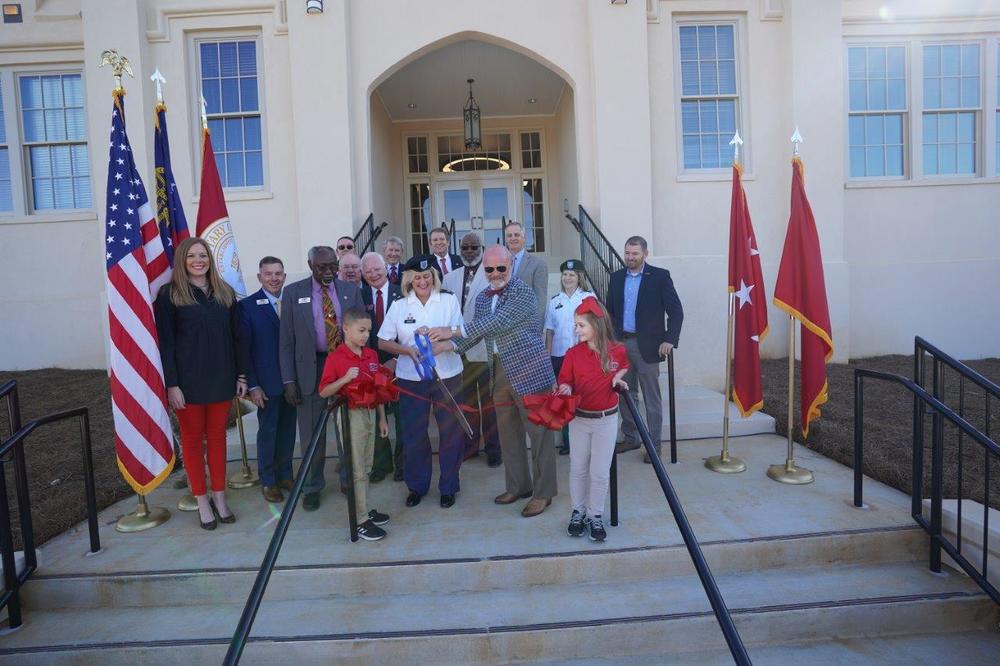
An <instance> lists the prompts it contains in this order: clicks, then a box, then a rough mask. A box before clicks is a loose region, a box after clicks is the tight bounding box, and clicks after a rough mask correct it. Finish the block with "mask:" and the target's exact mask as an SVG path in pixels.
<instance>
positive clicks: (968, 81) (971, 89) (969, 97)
mask: <svg viewBox="0 0 1000 666" xmlns="http://www.w3.org/2000/svg"><path fill="white" fill-rule="evenodd" d="M961 86H962V104H961V105H962V106H963V107H966V108H973V107H977V106H979V78H978V77H971V76H963V77H962V83H961Z"/></svg>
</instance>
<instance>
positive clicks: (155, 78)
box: [149, 67, 167, 104]
mask: <svg viewBox="0 0 1000 666" xmlns="http://www.w3.org/2000/svg"><path fill="white" fill-rule="evenodd" d="M149 80H150V81H152V82H153V83H155V84H156V101H157V102H159V103H160V104H163V87H162V86H163V84H164V83H166V82H167V80H166V79H165V78H163V74H160V68H159V67H157V68H156V71H155V72H153V75H152V76H150V77H149Z"/></svg>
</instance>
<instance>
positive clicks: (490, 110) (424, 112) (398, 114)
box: [369, 38, 578, 265]
mask: <svg viewBox="0 0 1000 666" xmlns="http://www.w3.org/2000/svg"><path fill="white" fill-rule="evenodd" d="M470 78H472V79H474V80H475V83H474V84H473V93H474V95H475V98H476V101H477V102H478V104H479V106H480V109H481V112H482V144H483V145H482V148H481V149H479V150H476V151H471V150H466V148H465V145H464V135H463V126H462V108H463V105H464V104H465V102H466V100H467V99H468V96H469V86H468V84H467V82H466V80H467V79H470ZM369 113H370V117H369V128H370V141H369V146H370V155H369V165H370V177H371V196H372V209H373V212H374V214H375V217H376V219H377V220H380V221H381V220H387V221H389V222H390V227H389V230H390V231H391V232H392V233H393V234H394V235H398V236H400V237H401V238H403V240H404V241H405V243H406V246H407V251H408V252H419V251H421V250H423V249H425V247H426V234H427V232H428V231H429V230H430V229H431V228H433V227H436V226H440V225H441V224H442V223H445V224H450V222H451V220H453V219H454V220H455V228H456V235H458V236H460V235H461V234H463V233H466V232H468V231H476V232H477V233H478V234H479V235H480V236H481V237H482V238H483V240H484V241H485V242H486V243H495V242H497V241H499V239H500V233H501V232H500V228H501V226H502V224H503V221H510V220H516V221H518V222H521V223H522V224H523V225H524V226H525V230H526V235H527V237H528V244H529V249H530V250H531V251H533V252H535V253H537V254H540V255H542V256H545V257H549V258H551V261H552V262H553V263H554V264H555V265H558V261H559V260H560V258H561V257H565V256H570V255H574V254H576V251H574V248H576V247H578V239H577V238H576V237H574V236H573V232H572V230H571V228H570V226H569V225H568V224H567V223H566V222H565V220H564V219H563V208H564V205H569V206H571V207H574V208H575V206H576V203H577V199H578V196H577V142H576V124H575V122H576V121H575V117H576V109H575V96H574V91H573V86H572V84H571V82H569V81H568V80H567V79H566V78H565V77H564V76H562V75H561V74H559V73H557V72H556V71H554V70H553V69H552V68H550V67H547V66H546V65H544V64H542V63H540V62H539V61H538V60H536V59H533V58H531V57H529V56H528V55H525V54H524V53H521V52H518V51H515V50H513V49H511V48H507V47H505V46H503V45H500V44H496V43H492V42H487V41H482V40H478V39H473V38H469V39H461V40H458V41H450V42H448V43H446V44H444V45H442V46H440V47H439V48H436V49H433V50H430V51H428V52H425V53H422V54H421V55H419V56H418V57H415V58H413V59H410V60H408V61H407V62H405V63H403V64H401V65H400V66H398V67H397V68H395V69H394V70H393V71H392V72H391V73H388V74H387V75H386V76H384V77H383V78H382V79H381V80H379V81H378V82H377V83H376V84H373V85H372V88H371V90H370V92H369Z"/></svg>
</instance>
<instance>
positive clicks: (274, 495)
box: [237, 257, 295, 502]
mask: <svg viewBox="0 0 1000 666" xmlns="http://www.w3.org/2000/svg"><path fill="white" fill-rule="evenodd" d="M257 280H259V281H260V284H261V289H260V290H259V291H257V292H255V293H253V294H250V295H249V296H247V297H246V298H244V299H243V300H241V301H240V302H239V304H238V305H237V309H238V312H239V326H238V328H237V344H238V345H239V352H240V353H241V354H243V357H244V358H245V359H246V360H247V366H246V367H247V386H248V387H249V397H250V401H251V402H252V403H253V404H255V405H256V406H257V424H258V428H257V473H258V474H259V475H260V484H261V492H263V494H264V499H266V500H267V501H268V502H281V501H283V500H284V499H285V497H284V495H282V493H281V489H282V488H285V489H286V490H287V489H290V488H291V487H292V452H293V449H294V447H295V407H293V406H292V405H290V404H289V403H287V402H285V399H284V397H283V393H284V385H283V383H282V381H281V365H280V363H279V362H278V340H279V330H280V312H281V290H282V288H283V287H284V286H285V267H284V264H283V263H282V262H281V259H278V258H277V257H264V258H263V259H261V260H260V265H259V272H258V273H257Z"/></svg>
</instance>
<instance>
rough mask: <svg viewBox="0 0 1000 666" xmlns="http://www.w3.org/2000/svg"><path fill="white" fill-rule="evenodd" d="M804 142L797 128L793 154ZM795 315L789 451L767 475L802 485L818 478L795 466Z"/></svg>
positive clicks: (791, 341)
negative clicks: (793, 431) (780, 462)
mask: <svg viewBox="0 0 1000 666" xmlns="http://www.w3.org/2000/svg"><path fill="white" fill-rule="evenodd" d="M800 143H802V135H801V134H799V128H798V127H796V128H795V132H794V133H793V134H792V146H794V147H793V149H792V156H793V157H798V156H799V144H800ZM794 403H795V317H793V316H792V315H788V453H787V455H786V457H785V464H784V465H771V466H770V467H768V468H767V475H768V476H769V477H771V478H772V479H774V480H775V481H777V482H779V483H787V484H789V485H795V486H801V485H805V484H807V483H812V482H813V481H815V480H816V477H815V476H814V475H813V473H812V470H809V469H806V468H805V467H796V466H795V452H794V450H793V446H794V442H793V441H792V423H793V420H794V416H795V408H794Z"/></svg>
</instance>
